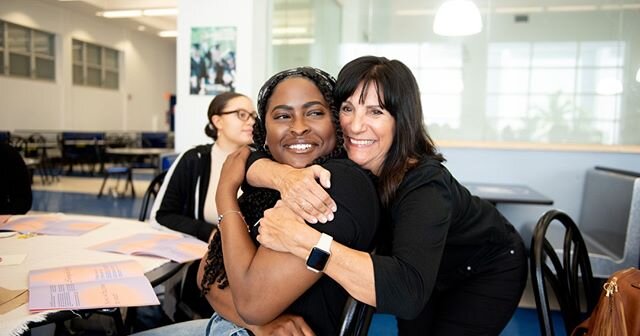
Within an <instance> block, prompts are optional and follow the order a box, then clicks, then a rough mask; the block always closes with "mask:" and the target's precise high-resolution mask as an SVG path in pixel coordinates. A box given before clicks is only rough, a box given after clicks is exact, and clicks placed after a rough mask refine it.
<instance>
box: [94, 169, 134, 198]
mask: <svg viewBox="0 0 640 336" xmlns="http://www.w3.org/2000/svg"><path fill="white" fill-rule="evenodd" d="M103 174H104V178H103V179H102V185H101V186H100V191H98V198H100V197H102V193H103V191H104V186H105V185H106V184H107V180H108V179H109V177H112V176H115V177H116V185H115V186H114V187H113V188H112V189H111V190H112V191H113V195H114V196H115V197H124V196H125V195H126V194H127V190H129V189H130V190H131V198H135V197H136V190H135V189H134V187H133V172H132V169H131V167H127V166H113V167H108V168H105V169H104V173H103ZM121 177H124V179H125V183H124V188H123V189H122V191H119V190H118V186H119V185H120V178H121Z"/></svg>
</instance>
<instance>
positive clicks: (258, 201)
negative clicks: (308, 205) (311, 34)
mask: <svg viewBox="0 0 640 336" xmlns="http://www.w3.org/2000/svg"><path fill="white" fill-rule="evenodd" d="M292 77H303V78H306V79H308V80H310V81H312V82H313V83H314V84H315V85H316V86H317V87H318V89H319V90H320V92H321V93H322V95H323V96H324V99H325V100H326V101H327V104H328V106H329V108H330V110H331V122H332V123H333V126H334V128H335V130H336V147H335V149H334V150H333V151H332V152H331V153H330V154H328V155H325V156H322V157H319V158H317V159H315V160H314V161H313V163H312V164H321V163H323V162H325V161H326V160H328V159H330V158H336V157H343V156H344V149H343V146H342V145H343V141H344V140H343V137H342V129H341V128H340V120H339V115H338V107H337V106H336V104H335V103H334V99H333V90H334V86H335V79H334V78H333V77H332V76H331V75H329V74H328V73H326V72H324V71H322V70H320V69H316V68H311V67H299V68H293V69H289V70H284V71H281V72H279V73H277V74H275V75H273V76H272V77H271V78H269V79H268V80H267V81H266V82H265V83H264V85H263V86H262V88H261V89H260V93H259V94H258V120H256V123H255V124H254V126H253V141H254V143H255V144H256V146H257V151H263V152H264V153H265V154H266V155H267V156H268V157H270V158H272V157H271V154H270V153H269V149H268V148H267V147H266V146H264V144H265V141H266V137H267V130H266V126H265V124H266V123H265V117H266V114H267V105H269V99H270V98H271V95H273V92H274V91H275V89H276V87H277V86H278V84H280V83H282V82H283V81H284V80H286V79H289V78H292ZM272 159H273V158H272ZM278 199H280V194H279V193H278V192H277V191H275V190H271V189H264V188H255V189H252V190H251V191H249V192H246V193H244V194H242V196H241V197H240V199H239V200H238V203H239V206H240V211H241V212H242V215H243V216H244V218H245V221H246V223H248V227H249V230H250V231H251V236H252V237H255V236H256V235H257V233H256V230H257V227H255V226H254V225H253V224H254V223H255V222H256V221H257V220H259V219H260V218H262V214H263V212H264V210H266V209H269V208H272V207H273V206H274V205H275V203H276V202H277V201H278ZM254 243H256V244H257V242H256V241H255V240H254ZM203 262H206V264H205V267H204V276H203V278H202V281H201V283H200V285H201V287H202V294H203V295H205V294H207V292H208V291H209V286H211V285H212V284H214V283H216V284H217V285H218V288H221V289H222V288H225V287H227V286H228V285H229V281H228V279H227V274H226V271H225V269H224V261H223V258H222V241H221V240H220V234H219V232H216V233H215V234H214V236H213V238H212V239H211V243H210V244H209V250H208V252H207V257H206V260H203Z"/></svg>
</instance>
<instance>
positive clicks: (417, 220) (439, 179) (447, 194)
mask: <svg viewBox="0 0 640 336" xmlns="http://www.w3.org/2000/svg"><path fill="white" fill-rule="evenodd" d="M388 216H389V217H390V219H389V220H390V223H385V225H383V230H387V232H386V235H383V236H386V237H392V239H389V238H387V239H386V240H385V241H384V242H383V243H386V244H385V245H383V246H380V247H378V250H377V254H376V255H374V256H372V259H373V268H374V276H375V287H376V301H377V311H378V312H382V313H389V314H393V315H396V316H397V317H399V318H402V319H412V318H415V317H416V316H417V315H418V314H419V313H420V312H421V311H422V309H423V308H424V306H425V304H426V303H427V300H428V299H429V297H430V296H431V293H432V291H433V290H434V287H437V286H439V285H440V281H446V280H445V279H447V278H448V277H449V276H450V275H452V274H453V275H454V276H455V274H456V273H458V274H459V272H460V268H461V267H466V266H464V265H466V263H468V262H469V261H471V260H472V259H477V258H482V257H483V253H484V252H483V251H486V253H491V251H492V250H493V249H494V248H495V247H496V246H505V245H507V244H508V243H510V242H511V240H512V239H513V238H512V237H513V235H512V234H510V233H512V232H514V230H515V229H514V228H513V226H511V224H509V222H508V221H507V220H506V219H505V218H504V217H503V216H502V215H501V214H500V213H499V212H498V211H497V210H496V208H495V207H494V206H493V205H491V204H490V203H488V202H487V201H484V200H481V199H479V198H478V197H476V196H472V195H471V194H470V193H469V191H468V190H467V189H466V188H465V187H464V186H462V185H461V184H460V183H458V181H457V180H456V179H455V178H454V177H453V176H452V175H451V173H450V172H449V171H448V170H447V169H446V168H445V167H444V166H443V165H442V164H441V163H440V162H438V161H437V160H435V159H425V160H423V161H422V162H420V164H419V165H418V166H417V167H415V168H413V169H412V170H410V171H409V172H408V173H407V174H406V175H405V177H404V179H403V181H402V183H401V184H400V186H399V187H398V190H397V195H396V197H395V199H394V200H393V201H392V203H391V204H390V206H389V209H388ZM389 224H390V225H389ZM442 285H443V286H446V284H445V283H442Z"/></svg>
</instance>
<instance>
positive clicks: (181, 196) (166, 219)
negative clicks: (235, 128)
mask: <svg viewBox="0 0 640 336" xmlns="http://www.w3.org/2000/svg"><path fill="white" fill-rule="evenodd" d="M212 146H213V145H200V146H197V147H194V148H192V149H189V150H188V151H186V152H185V153H184V154H183V155H182V156H181V157H180V158H178V159H177V160H176V162H175V163H174V165H175V168H173V170H172V171H170V173H168V174H167V177H165V181H167V180H168V183H167V184H166V189H165V190H161V191H160V193H159V194H158V200H157V201H156V202H160V208H159V209H158V211H157V212H156V213H155V220H156V221H157V222H158V223H160V224H162V225H163V226H166V227H168V228H170V229H172V230H176V231H180V232H182V233H186V234H189V235H192V236H194V237H196V238H198V239H200V240H202V241H205V242H206V241H208V240H209V236H210V235H211V232H212V231H213V225H212V224H211V223H208V222H206V221H205V220H204V202H205V198H206V196H207V190H208V188H209V176H210V174H211V147H212ZM223 159H224V158H223Z"/></svg>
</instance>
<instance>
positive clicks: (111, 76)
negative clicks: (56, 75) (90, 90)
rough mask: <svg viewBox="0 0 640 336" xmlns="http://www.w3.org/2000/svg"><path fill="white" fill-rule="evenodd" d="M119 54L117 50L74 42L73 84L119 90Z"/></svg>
mask: <svg viewBox="0 0 640 336" xmlns="http://www.w3.org/2000/svg"><path fill="white" fill-rule="evenodd" d="M119 54H120V52H119V51H117V50H115V49H111V48H107V47H103V46H99V45H97V44H92V43H87V42H82V41H79V40H73V43H72V55H73V84H76V85H85V86H94V87H101V88H106V89H113V90H117V89H118V86H119V79H120V76H119V72H118V63H119V62H118V58H119Z"/></svg>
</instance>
